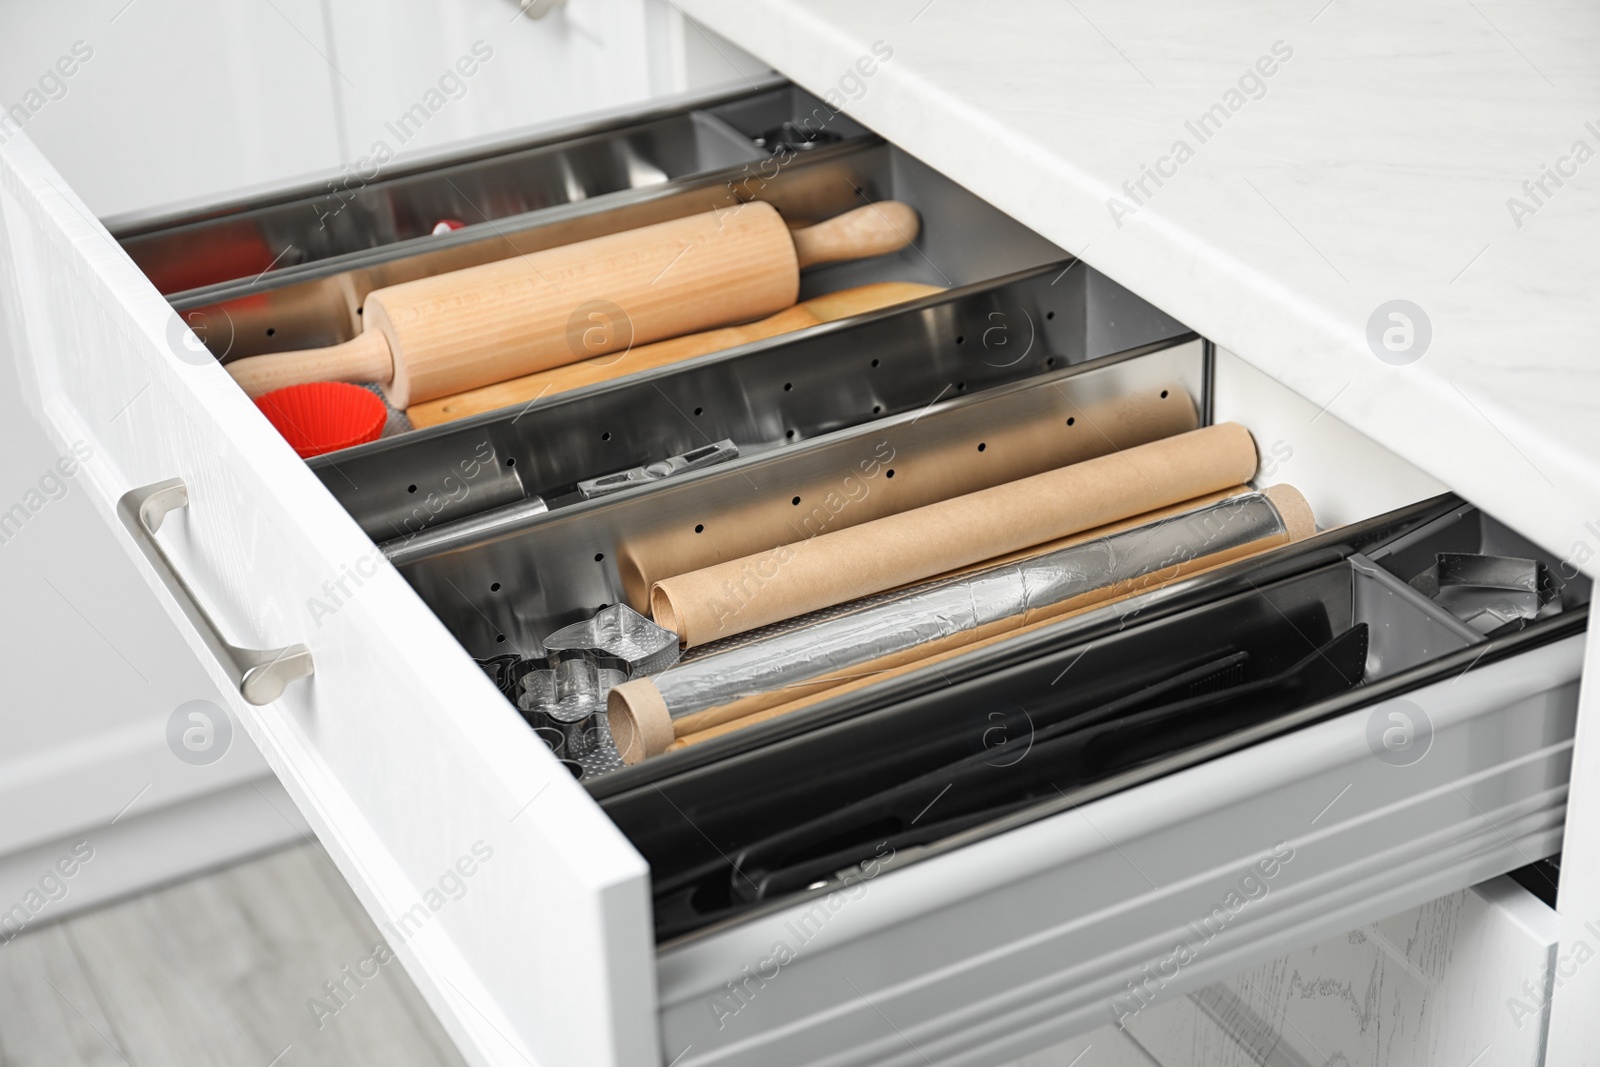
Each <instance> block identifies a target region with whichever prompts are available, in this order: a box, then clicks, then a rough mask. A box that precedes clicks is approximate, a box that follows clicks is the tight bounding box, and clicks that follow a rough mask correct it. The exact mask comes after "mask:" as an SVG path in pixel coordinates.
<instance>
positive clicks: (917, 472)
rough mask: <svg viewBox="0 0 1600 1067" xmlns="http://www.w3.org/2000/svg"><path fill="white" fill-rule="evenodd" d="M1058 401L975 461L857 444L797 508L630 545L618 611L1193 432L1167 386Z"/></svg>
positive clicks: (871, 441)
mask: <svg viewBox="0 0 1600 1067" xmlns="http://www.w3.org/2000/svg"><path fill="white" fill-rule="evenodd" d="M1066 395H1068V394H1067V393H1066V391H1065V389H1063V390H1061V391H1059V392H1057V391H1053V390H1052V391H1051V392H1050V394H1049V395H1042V394H1041V396H1039V397H1037V398H1035V405H1034V407H1033V409H1032V414H1030V415H1028V416H1025V417H1017V418H1013V419H1010V420H1008V421H1005V422H1003V423H997V424H995V425H991V426H987V427H985V428H984V430H983V441H984V444H985V446H986V447H985V449H984V450H983V451H982V452H979V451H978V450H977V449H976V448H974V447H973V442H971V441H969V440H952V441H949V442H947V443H944V444H941V445H938V446H925V447H918V448H917V449H916V450H915V451H914V452H913V451H912V450H911V449H910V448H908V447H906V446H905V444H904V443H903V442H904V440H905V438H906V437H908V436H913V435H912V434H910V433H908V432H907V431H906V430H905V428H903V427H902V428H900V429H899V430H889V431H885V433H884V434H882V435H881V436H878V435H863V436H862V437H860V438H859V439H858V444H859V445H860V450H859V452H858V453H857V454H856V455H855V456H854V462H846V463H845V464H844V465H843V466H842V467H841V469H840V470H839V471H838V476H837V480H836V481H834V482H832V483H831V484H830V485H829V486H828V489H827V491H824V492H811V491H808V492H807V493H806V494H805V499H804V502H803V503H802V504H801V506H800V507H798V508H797V507H795V506H794V505H793V504H792V503H791V498H792V496H793V495H794V492H793V490H792V489H791V488H790V487H789V486H787V485H785V484H781V482H780V484H779V485H778V486H777V487H776V489H775V491H773V492H769V493H756V494H749V497H748V499H746V500H745V501H744V502H743V503H742V504H740V505H738V506H737V507H734V508H729V509H727V510H724V511H719V512H718V513H716V514H714V515H706V516H700V515H696V516H695V517H694V519H693V520H690V521H686V522H682V523H675V524H673V525H672V526H671V527H670V528H663V529H661V530H660V531H658V532H656V533H652V534H650V535H647V536H644V537H635V538H632V539H630V540H629V542H628V543H627V544H626V545H625V546H623V547H622V550H621V551H620V552H619V553H618V570H619V572H620V574H621V577H622V584H623V591H624V593H625V595H626V597H627V601H628V605H629V606H630V607H632V608H634V609H635V610H637V611H641V612H648V611H649V610H650V587H651V586H652V585H653V584H654V583H655V582H657V581H660V580H661V579H663V578H670V577H673V576H674V575H678V574H684V573H687V572H689V571H693V570H698V569H700V568H701V567H709V566H711V565H712V564H715V563H721V562H723V561H725V560H730V559H738V558H739V557H741V556H747V555H750V554H751V553H756V552H765V551H767V550H768V549H772V548H776V547H777V546H779V545H787V544H791V543H793V542H795V541H799V540H801V539H803V538H807V537H814V536H817V535H818V534H820V533H824V532H832V531H834V530H843V529H846V528H848V527H852V526H858V525H860V524H861V523H864V522H869V521H871V520H873V519H877V518H882V517H883V516H885V515H894V514H897V513H899V512H902V511H908V510H910V509H911V508H918V507H922V506H923V505H924V504H932V503H933V502H935V501H938V500H945V499H947V498H949V497H953V496H959V495H960V494H962V493H970V492H973V491H974V490H977V489H986V488H988V487H989V486H993V485H999V484H1001V483H1002V482H1009V481H1014V480H1015V479H1017V478H1025V477H1027V476H1029V475H1032V474H1039V473H1041V472H1043V471H1048V470H1054V469H1055V468H1057V467H1063V466H1065V465H1067V464H1069V463H1077V462H1079V461H1081V460H1085V459H1093V458H1094V457H1096V456H1103V455H1105V454H1107V453H1108V452H1113V451H1115V450H1117V449H1119V448H1131V447H1132V446H1134V445H1142V444H1145V443H1146V442H1149V441H1156V440H1159V439H1161V438H1164V437H1171V436H1174V435H1176V434H1180V433H1184V432H1186V431H1188V430H1192V429H1194V428H1195V427H1196V426H1198V425H1199V424H1200V420H1199V415H1198V413H1197V412H1196V411H1195V407H1194V402H1193V401H1192V400H1191V399H1190V398H1189V395H1188V393H1186V392H1185V391H1184V389H1183V387H1182V386H1181V385H1179V384H1177V383H1176V382H1167V383H1162V384H1158V385H1154V386H1151V387H1150V388H1147V389H1142V390H1140V391H1138V392H1135V393H1130V394H1123V395H1119V396H1116V397H1110V398H1107V399H1105V400H1100V401H1096V402H1093V403H1088V402H1085V403H1083V404H1082V405H1081V406H1080V405H1077V404H1069V405H1068V406H1066V407H1065V408H1063V406H1062V405H1061V404H1060V399H1061V398H1062V397H1063V396H1066ZM1063 416H1069V417H1063ZM897 450H898V451H897ZM891 470H893V471H894V472H895V473H894V474H893V475H890V474H888V471H891ZM697 522H699V523H703V524H704V526H705V529H704V531H703V532H697V531H696V530H695V529H694V527H695V525H696V523H697Z"/></svg>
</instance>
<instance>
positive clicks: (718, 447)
mask: <svg viewBox="0 0 1600 1067" xmlns="http://www.w3.org/2000/svg"><path fill="white" fill-rule="evenodd" d="M738 458H739V446H738V445H736V444H734V443H733V442H732V441H730V440H722V441H716V442H714V443H712V444H709V445H704V446H702V447H700V448H691V449H690V450H689V451H687V452H685V453H684V454H683V455H681V456H670V457H668V458H667V459H658V460H656V461H655V462H654V463H646V464H645V465H644V466H642V467H629V468H628V469H627V470H625V471H618V472H616V473H615V474H602V475H601V476H600V477H598V478H586V479H584V480H583V481H581V482H579V483H578V495H579V496H581V497H583V499H585V500H592V499H593V498H595V497H597V496H605V495H606V494H607V493H620V492H621V491H622V490H624V489H632V488H633V487H634V486H636V485H648V484H650V483H651V482H659V481H660V480H661V479H663V478H671V477H672V476H673V475H676V474H683V473H685V472H686V471H697V470H700V469H701V468H703V467H714V466H716V465H717V464H718V463H726V462H727V461H728V460H730V459H738Z"/></svg>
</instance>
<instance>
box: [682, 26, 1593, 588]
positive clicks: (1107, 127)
mask: <svg viewBox="0 0 1600 1067" xmlns="http://www.w3.org/2000/svg"><path fill="white" fill-rule="evenodd" d="M676 2H677V3H678V4H679V5H680V6H681V7H682V9H683V10H684V11H685V12H686V13H687V14H689V15H691V16H693V17H695V18H697V19H700V20H701V21H703V22H705V23H706V24H707V25H709V26H712V27H714V28H715V29H716V30H717V31H719V32H720V33H722V34H724V35H726V36H727V37H728V38H729V39H731V40H732V41H734V42H735V43H737V44H738V45H740V46H742V47H744V48H746V49H748V50H749V51H751V52H753V53H755V54H756V55H758V56H760V57H761V58H763V59H764V60H766V61H767V62H770V63H771V64H773V65H774V66H775V67H776V68H777V69H778V70H780V71H782V72H783V73H784V74H786V75H788V76H789V77H791V78H792V79H794V80H795V81H796V82H798V83H799V84H801V85H803V86H805V87H806V88H808V89H810V90H811V91H813V92H815V93H817V94H819V95H821V94H824V93H827V92H829V91H830V90H833V91H834V92H835V93H836V94H838V95H836V96H835V99H839V98H840V96H846V97H847V96H848V95H849V94H850V93H852V92H853V93H854V94H855V95H856V96H857V98H856V99H851V100H848V103H847V104H846V106H845V110H846V111H847V112H848V113H849V114H851V115H852V116H854V117H855V118H857V119H859V120H860V121H862V122H864V123H865V124H867V125H868V126H871V127H872V128H873V129H875V130H876V131H878V132H879V133H881V134H882V135H883V136H885V137H887V138H889V139H890V140H892V141H894V142H895V143H897V144H899V145H900V146H902V147H904V148H905V149H907V150H908V151H910V152H912V153H913V154H914V155H917V156H919V157H920V158H922V159H924V160H925V161H927V162H928V163H929V164H931V165H932V166H934V167H936V168H938V169H939V170H941V171H942V172H944V173H945V174H947V175H949V176H951V177H952V178H954V179H955V180H957V181H959V182H960V183H961V184H963V185H965V186H966V187H967V188H969V189H971V190H973V191H974V192H976V193H978V194H979V195H981V196H983V197H984V198H986V199H988V200H989V201H991V202H992V203H994V204H996V205H997V206H999V207H1000V208H1002V209H1004V210H1005V211H1007V212H1009V213H1010V214H1012V215H1013V216H1015V217H1016V218H1018V219H1020V220H1021V221H1023V222H1024V223H1026V224H1028V225H1029V226H1031V227H1033V228H1034V229H1036V230H1038V231H1039V232H1041V233H1043V234H1044V235H1046V236H1047V237H1049V238H1050V239H1051V240H1053V241H1055V242H1056V243H1058V244H1059V245H1061V246H1062V247H1063V248H1066V249H1068V250H1069V251H1071V252H1073V253H1076V254H1078V255H1081V256H1082V258H1083V259H1084V260H1085V261H1086V262H1088V263H1090V264H1092V265H1093V266H1094V267H1096V268H1098V269H1100V270H1101V271H1103V272H1105V273H1106V274H1108V275H1109V276H1111V277H1112V278H1114V279H1115V280H1117V281H1118V282H1120V283H1121V284H1123V285H1125V286H1127V287H1128V288H1129V289H1131V290H1133V291H1134V292H1136V293H1138V294H1139V295H1140V296H1143V297H1144V298H1145V299H1147V300H1149V301H1151V302H1152V303H1154V304H1156V305H1158V306H1159V307H1161V308H1162V309H1163V310H1165V311H1167V312H1169V313H1171V314H1172V315H1174V316H1176V317H1177V318H1179V319H1181V320H1182V321H1183V322H1185V323H1187V324H1188V325H1189V326H1191V327H1193V328H1194V329H1196V330H1198V331H1200V332H1201V333H1202V334H1204V335H1206V336H1207V337H1210V338H1212V339H1213V340H1215V341H1216V342H1217V343H1218V344H1220V345H1222V346H1224V347H1226V348H1229V349H1232V350H1233V351H1235V352H1237V353H1238V354H1239V355H1241V356H1243V357H1244V358H1245V359H1247V360H1249V361H1250V362H1252V363H1254V364H1255V365H1257V366H1259V367H1261V368H1262V369H1263V370H1265V371H1267V372H1268V373H1270V374H1272V375H1273V376H1275V377H1276V378H1278V379H1280V380H1281V381H1283V382H1284V383H1286V384H1287V385H1289V386H1291V387H1292V388H1294V389H1295V390H1296V391H1298V392H1300V393H1301V394H1303V395H1304V396H1306V397H1307V398H1309V399H1310V400H1311V401H1312V402H1314V403H1315V404H1317V405H1318V407H1322V406H1324V405H1326V406H1327V407H1326V410H1327V411H1328V412H1330V413H1331V414H1333V415H1336V416H1337V417H1339V418H1341V419H1343V420H1345V421H1346V422H1348V423H1350V424H1352V425H1354V426H1356V427H1357V428H1358V429H1360V430H1362V431H1363V432H1365V433H1367V434H1369V435H1370V436H1372V437H1373V438H1376V439H1377V440H1379V441H1381V442H1383V443H1384V444H1386V445H1388V446H1389V447H1390V448H1391V449H1393V450H1394V451H1396V452H1398V453H1400V454H1401V455H1403V456H1405V457H1407V458H1408V459H1410V460H1411V461H1412V462H1414V463H1416V464H1417V465H1419V466H1421V467H1422V468H1424V469H1425V470H1427V471H1428V472H1429V473H1431V474H1433V475H1434V476H1435V477H1437V478H1439V479H1440V480H1442V481H1444V482H1446V483H1448V484H1449V485H1451V486H1452V487H1453V488H1455V489H1456V490H1457V491H1459V492H1460V493H1461V494H1462V495H1463V496H1465V497H1467V498H1468V499H1470V500H1472V501H1473V502H1475V503H1477V504H1480V505H1482V506H1483V507H1485V508H1486V509H1488V510H1489V511H1491V512H1492V513H1493V514H1495V515H1496V516H1497V517H1499V518H1501V519H1504V520H1505V521H1507V522H1510V523H1511V524H1512V525H1514V526H1516V527H1517V528H1519V529H1520V530H1522V531H1523V532H1524V533H1525V534H1527V535H1528V536H1530V537H1532V538H1533V539H1535V540H1537V541H1539V542H1540V543H1542V544H1544V545H1545V546H1546V547H1547V548H1550V549H1551V550H1553V551H1555V552H1557V553H1559V554H1561V555H1563V556H1568V555H1572V554H1573V553H1574V550H1575V545H1577V544H1578V543H1580V542H1581V543H1582V544H1583V545H1585V546H1587V549H1588V550H1589V551H1592V552H1593V553H1594V554H1595V559H1593V560H1590V561H1588V562H1587V565H1585V566H1584V569H1586V570H1588V571H1589V572H1590V573H1591V574H1597V573H1600V353H1597V351H1596V346H1597V342H1600V285H1597V281H1600V267H1597V264H1596V261H1595V257H1594V250H1595V249H1596V247H1597V246H1600V241H1597V240H1596V237H1597V236H1600V62H1597V61H1596V59H1595V57H1596V56H1597V55H1600V48H1597V45H1600V9H1597V8H1596V7H1594V6H1593V5H1588V4H1582V3H1576V2H1574V3H1560V2H1557V0H1518V2H1515V3H1511V2H1500V0H1496V2H1489V0H1472V2H1467V0H1455V2H1449V3H1443V2H1440V3H1408V4H1405V5H1399V4H1395V3H1393V2H1392V0H1391V2H1390V3H1382V2H1377V0H1367V2H1363V0H1333V2H1332V3H1328V2H1326V0H1305V2H1298V3H1292V4H1290V3H1275V4H1272V5H1267V4H1262V3H1253V4H1252V3H1242V2H1231V3H1228V2H1223V3H1211V4H1190V3H1177V2H1170V0H1164V2H1159V3H1155V2H1147V3H1140V4H1127V3H1117V2H1114V0H1006V2H1003V3H995V2H993V0H990V2H987V3H983V2H979V0H931V2H930V0H676ZM879 41H881V42H883V45H880V46H879V56H881V55H882V54H883V52H884V46H887V48H888V49H892V56H890V58H888V59H887V60H885V61H882V62H879V63H876V64H873V66H874V67H875V69H874V70H873V72H872V74H871V76H870V77H865V78H859V79H855V78H853V77H852V75H851V73H850V71H851V68H852V67H853V65H854V64H855V63H856V62H857V60H858V59H859V58H860V57H863V56H868V57H871V56H872V55H873V44H874V42H879ZM1275 45H1276V47H1277V55H1276V56H1274V46H1275ZM1286 53H1292V54H1287V57H1285V56H1286ZM1261 57H1272V60H1271V61H1270V62H1264V63H1263V64H1262V69H1270V70H1271V71H1272V73H1271V75H1270V76H1267V77H1260V78H1259V79H1258V80H1257V81H1251V80H1250V79H1248V78H1247V79H1246V82H1245V84H1244V90H1245V91H1244V92H1239V93H1238V94H1237V95H1236V96H1232V97H1230V96H1229V91H1230V90H1238V89H1240V79H1241V77H1242V76H1245V75H1246V74H1247V72H1249V71H1250V70H1251V69H1252V68H1253V67H1254V65H1255V64H1256V63H1257V61H1258V60H1259V59H1261ZM1258 86H1259V87H1258ZM863 87H864V88H863ZM841 89H842V90H843V93H840V90H841ZM1215 104H1222V105H1223V109H1224V112H1225V114H1226V118H1225V120H1223V119H1218V120H1214V126H1213V127H1210V128H1209V129H1208V130H1201V131H1199V132H1200V133H1204V134H1206V136H1205V137H1204V138H1203V139H1202V137H1201V136H1199V135H1198V134H1197V132H1196V130H1195V129H1194V128H1192V126H1191V125H1186V124H1194V123H1197V122H1198V119H1199V117H1200V116H1201V115H1202V114H1203V113H1205V112H1206V111H1207V110H1208V109H1209V108H1211V107H1212V105H1215ZM1230 104H1232V105H1234V109H1233V110H1228V105H1230ZM1588 122H1593V126H1592V127H1591V126H1586V123H1588ZM1580 140H1581V141H1584V142H1586V144H1587V147H1588V148H1589V149H1590V150H1592V151H1593V152H1594V153H1595V158H1593V159H1588V160H1586V161H1585V162H1584V163H1582V164H1581V165H1580V164H1579V163H1578V162H1577V161H1576V160H1575V159H1572V158H1570V154H1571V153H1572V150H1573V147H1574V142H1576V141H1580ZM1178 141H1183V142H1185V144H1186V145H1187V147H1188V149H1189V150H1190V152H1191V153H1192V155H1191V156H1190V157H1189V158H1186V159H1185V160H1184V161H1183V162H1181V164H1180V163H1179V162H1178V161H1177V160H1176V158H1170V159H1168V160H1167V161H1163V157H1169V156H1170V154H1171V153H1172V152H1173V150H1174V146H1175V143H1176V142H1178ZM1564 157H1568V159H1567V161H1566V162H1562V160H1563V158H1564ZM1158 163H1159V164H1160V166H1161V168H1162V169H1163V170H1164V171H1166V172H1167V174H1169V175H1171V176H1170V177H1164V178H1163V179H1162V181H1163V184H1162V185H1160V186H1159V187H1158V186H1157V185H1156V184H1155V182H1154V181H1153V180H1152V179H1149V178H1145V186H1144V190H1143V191H1140V190H1139V189H1138V188H1137V186H1135V187H1134V188H1133V189H1132V191H1131V192H1130V191H1129V190H1125V189H1124V183H1125V182H1133V183H1137V182H1138V180H1139V179H1140V178H1141V176H1142V175H1143V173H1144V172H1143V170H1142V166H1143V165H1148V166H1150V167H1152V168H1154V167H1156V166H1157V165H1158ZM1544 165H1548V166H1549V167H1551V168H1555V167H1557V166H1558V165H1559V166H1560V167H1561V168H1562V169H1563V170H1565V171H1567V172H1568V173H1569V174H1571V175H1572V176H1570V177H1563V178H1562V181H1563V182H1564V184H1563V185H1561V186H1559V187H1558V186H1557V185H1555V184H1554V183H1553V182H1551V181H1550V180H1549V179H1545V193H1540V192H1539V191H1538V189H1537V188H1535V189H1534V190H1533V192H1534V193H1535V194H1537V199H1535V198H1534V197H1533V196H1530V194H1529V193H1528V191H1526V190H1525V189H1524V187H1523V183H1524V182H1525V181H1534V182H1536V181H1538V180H1539V179H1540V178H1541V177H1542V175H1543V173H1544V170H1543V166H1544ZM1135 193H1136V194H1138V195H1137V198H1135V195H1134V194H1135ZM1546 193H1548V195H1546ZM1147 194H1148V195H1147ZM1111 197H1117V198H1118V199H1120V200H1121V201H1122V203H1123V205H1125V207H1126V208H1130V209H1132V210H1131V211H1128V212H1124V213H1121V217H1120V218H1117V219H1114V218H1113V214H1112V210H1111V209H1112V206H1114V205H1112V204H1110V203H1108V201H1109V199H1110V198H1111ZM1511 197H1517V198H1519V199H1521V200H1522V201H1523V202H1524V203H1525V204H1526V205H1527V208H1528V209H1529V210H1527V211H1519V213H1518V214H1519V216H1520V217H1513V212H1512V209H1511V206H1509V205H1508V199H1509V198H1511ZM1119 223H1120V225H1119ZM1395 299H1402V300H1408V301H1411V302H1412V303H1414V304H1415V305H1417V306H1418V307H1420V308H1421V309H1422V310H1423V312H1424V314H1425V316H1426V318H1427V319H1428V320H1429V322H1430V323H1431V327H1432V340H1431V343H1430V344H1429V346H1428V348H1427V349H1426V351H1425V352H1424V354H1423V355H1422V357H1421V358H1420V359H1418V360H1416V361H1414V362H1411V363H1409V364H1405V365H1393V364H1391V363H1387V362H1384V361H1381V360H1380V359H1379V358H1377V357H1376V356H1375V355H1374V352H1373V350H1372V348H1371V347H1370V346H1369V344H1368V340H1367V326H1368V321H1369V319H1371V318H1372V316H1373V314H1374V312H1375V311H1377V309H1378V308H1379V307H1380V305H1383V304H1385V303H1386V302H1388V301H1391V300H1395ZM1414 350H1415V349H1413V351H1414ZM1588 522H1592V523H1593V524H1594V526H1593V528H1592V529H1590V528H1587V527H1586V526H1585V523H1588ZM1573 558H1574V559H1575V561H1576V562H1578V563H1580V565H1583V564H1584V560H1585V559H1586V558H1587V557H1586V555H1585V553H1584V552H1583V551H1577V552H1576V554H1575V555H1574V557H1573Z"/></svg>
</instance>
